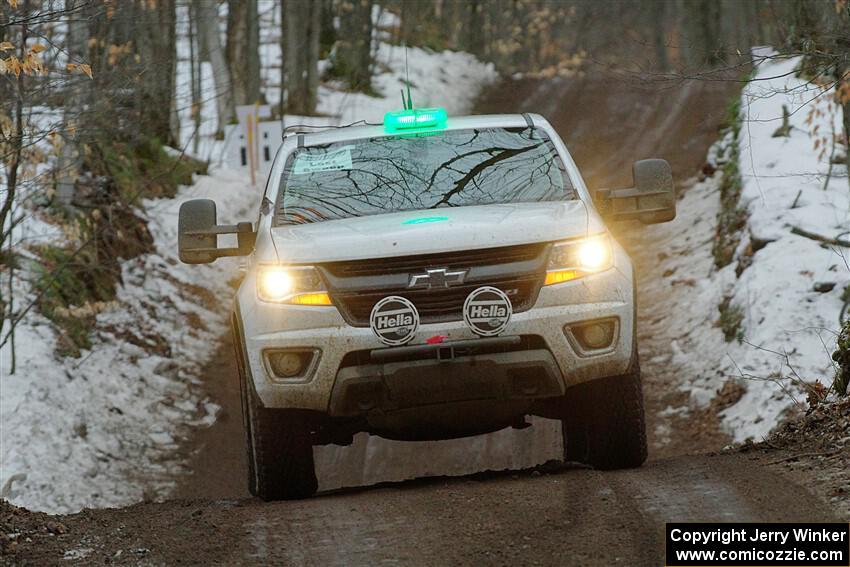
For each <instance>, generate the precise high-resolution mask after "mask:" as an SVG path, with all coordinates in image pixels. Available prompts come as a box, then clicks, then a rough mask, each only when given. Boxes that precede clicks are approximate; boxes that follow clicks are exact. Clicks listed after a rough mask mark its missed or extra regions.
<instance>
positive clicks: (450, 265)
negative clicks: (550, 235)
mask: <svg viewBox="0 0 850 567" xmlns="http://www.w3.org/2000/svg"><path fill="white" fill-rule="evenodd" d="M548 251H549V246H548V244H546V243H541V244H524V245H520V246H503V247H500V248H486V249H483V250H463V251H453V252H446V253H441V254H427V255H419V256H400V257H395V258H379V259H373V260H355V261H351V262H333V263H328V264H322V265H320V266H319V270H320V271H321V272H322V274H323V277H324V280H325V282H326V283H327V284H328V291H329V292H330V296H331V299H332V300H333V302H334V304H335V305H336V306H337V308H338V309H339V311H340V313H341V314H342V316H343V317H344V318H345V320H346V322H347V323H348V324H349V325H352V326H354V327H368V326H369V316H370V315H371V313H372V308H373V307H374V306H375V304H376V303H377V302H378V301H379V300H381V299H382V298H384V297H387V296H389V295H399V296H401V297H404V298H406V299H409V300H410V301H412V302H413V304H414V305H415V306H416V309H417V310H418V311H419V317H420V321H421V322H422V323H438V322H446V321H460V320H461V319H463V303H464V301H465V300H466V297H467V296H468V295H469V294H470V293H471V292H472V291H473V290H475V289H477V288H479V287H482V286H493V287H497V288H499V289H501V290H502V291H504V292H505V293H506V294H507V295H508V297H510V299H511V304H512V305H513V310H514V313H520V312H522V311H526V310H528V309H531V307H532V306H533V305H534V302H535V301H537V295H538V293H539V292H540V287H541V285H542V283H543V279H544V276H545V273H546V262H547V259H548ZM429 268H446V269H449V270H451V269H458V270H464V271H465V273H466V278H465V281H464V283H463V284H461V285H451V286H449V287H432V288H430V289H410V288H409V287H408V284H409V282H410V278H411V276H413V275H415V274H422V273H424V272H425V270H427V269H429Z"/></svg>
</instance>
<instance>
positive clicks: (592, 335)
mask: <svg viewBox="0 0 850 567" xmlns="http://www.w3.org/2000/svg"><path fill="white" fill-rule="evenodd" d="M613 328H614V326H613V325H612V324H610V323H607V324H604V323H595V324H593V325H588V326H586V327H584V328H583V329H582V330H581V337H582V339H584V340H583V341H582V342H583V343H585V344H586V345H587V346H589V347H590V348H602V347H606V346H608V345H610V344H611V331H612V330H613Z"/></svg>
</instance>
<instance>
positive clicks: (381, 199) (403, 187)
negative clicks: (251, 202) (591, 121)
mask: <svg viewBox="0 0 850 567" xmlns="http://www.w3.org/2000/svg"><path fill="white" fill-rule="evenodd" d="M575 198H576V194H575V191H574V189H573V186H572V184H571V183H570V179H569V176H568V175H567V173H566V169H565V167H564V164H563V163H562V161H561V159H560V157H558V153H557V151H556V150H555V147H554V145H553V144H552V142H551V140H549V138H548V137H547V136H546V134H545V133H544V132H543V131H541V130H539V129H533V128H527V127H526V128H486V129H477V130H450V131H446V132H439V133H433V132H429V133H423V134H414V135H407V136H386V137H379V138H368V139H360V140H350V141H345V142H338V143H333V144H326V145H322V146H310V147H305V148H299V149H297V150H296V151H295V152H293V154H292V155H291V156H290V157H289V159H288V160H287V164H286V167H285V170H284V173H283V176H282V181H281V191H280V194H279V197H278V202H277V215H276V224H301V223H311V222H319V221H325V220H334V219H344V218H349V217H359V216H366V215H377V214H383V213H393V212H400V211H409V210H421V209H436V208H440V207H463V206H470V205H491V204H497V203H536V202H541V201H564V200H572V199H575Z"/></svg>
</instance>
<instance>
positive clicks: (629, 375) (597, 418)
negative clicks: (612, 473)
mask: <svg viewBox="0 0 850 567" xmlns="http://www.w3.org/2000/svg"><path fill="white" fill-rule="evenodd" d="M564 415H565V417H564V418H563V419H562V420H561V423H562V425H563V428H562V429H563V435H564V459H565V460H567V461H573V462H580V463H585V464H588V465H591V466H593V467H594V468H597V469H601V470H613V469H628V468H635V467H639V466H641V465H642V464H643V462H644V461H645V460H646V455H647V448H646V422H645V417H644V409H643V388H642V386H641V379H640V363H639V361H638V358H637V355H635V360H634V362H632V365H631V367H630V368H629V370H628V371H627V372H626V373H625V374H623V375H621V376H610V377H608V378H601V379H599V380H593V381H590V382H585V383H583V384H579V385H578V386H574V387H572V388H570V389H569V390H568V391H567V393H566V396H565V404H564Z"/></svg>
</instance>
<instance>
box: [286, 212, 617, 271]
mask: <svg viewBox="0 0 850 567" xmlns="http://www.w3.org/2000/svg"><path fill="white" fill-rule="evenodd" d="M589 216H590V215H589V213H588V211H587V210H586V207H585V205H584V203H583V202H582V201H580V200H574V201H565V202H557V203H552V202H549V203H513V204H505V205H484V206H475V207H457V208H441V209H429V210H425V211H406V212H403V213H391V214H383V215H372V216H366V217H355V218H350V219H342V220H333V221H325V222H318V223H311V224H302V225H291V226H290V225H287V226H279V227H275V228H272V230H271V233H272V239H273V241H274V245H275V248H276V249H277V254H278V259H279V260H280V261H281V262H282V263H292V264H304V263H320V262H335V261H340V260H363V259H368V258H388V257H391V256H412V255H417V254H432V253H439V252H447V251H451V250H473V249H478V248H493V247H498V246H510V245H514V244H529V243H533V242H544V241H553V240H561V239H565V238H572V237H576V236H582V235H584V234H586V233H587V232H588V217H589ZM591 218H592V217H591ZM591 222H592V221H591ZM592 224H594V225H595V224H598V222H592ZM600 227H601V225H600V226H598V227H596V228H595V230H591V232H598V231H599V230H601V228H600Z"/></svg>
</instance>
